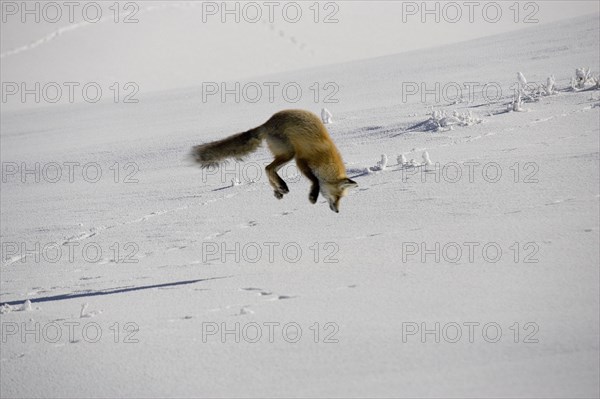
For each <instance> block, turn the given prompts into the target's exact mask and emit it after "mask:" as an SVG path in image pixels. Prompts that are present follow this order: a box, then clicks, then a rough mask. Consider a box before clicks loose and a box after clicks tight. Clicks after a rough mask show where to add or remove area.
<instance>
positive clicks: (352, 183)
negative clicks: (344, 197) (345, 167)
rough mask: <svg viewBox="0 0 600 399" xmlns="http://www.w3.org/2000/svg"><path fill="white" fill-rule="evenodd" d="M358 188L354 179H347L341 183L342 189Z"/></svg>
mask: <svg viewBox="0 0 600 399" xmlns="http://www.w3.org/2000/svg"><path fill="white" fill-rule="evenodd" d="M357 186H358V183H357V182H355V181H354V180H352V179H348V178H345V179H342V180H341V181H340V188H352V187H357Z"/></svg>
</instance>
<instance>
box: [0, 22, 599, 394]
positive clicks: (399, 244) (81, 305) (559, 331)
mask: <svg viewBox="0 0 600 399" xmlns="http://www.w3.org/2000/svg"><path fill="white" fill-rule="evenodd" d="M598 42H599V22H598V16H597V15H591V16H587V17H580V18H577V19H572V20H566V21H562V22H559V23H555V24H551V25H540V26H534V27H532V28H529V29H527V30H523V31H519V32H511V33H504V34H501V35H497V36H492V37H487V38H482V39H478V40H475V41H470V42H464V43H459V44H454V45H448V46H445V47H441V48H434V49H427V50H419V51H413V52H408V53H402V54H398V55H393V56H386V57H380V58H374V59H368V60H365V61H359V62H351V63H345V64H337V65H332V66H327V67H317V68H312V69H306V70H301V71H295V72H286V73H281V74H277V75H269V76H263V77H259V78H256V79H254V80H252V82H254V83H258V84H259V86H262V87H263V88H264V87H265V86H263V85H262V84H264V82H277V83H278V84H280V86H278V88H277V90H276V91H275V93H276V95H275V100H274V101H273V102H269V101H268V99H267V98H266V95H263V98H262V100H261V101H259V102H257V103H251V102H249V101H244V98H242V101H240V102H239V103H236V102H235V101H233V97H232V96H230V97H228V98H226V100H227V101H225V102H222V101H220V100H219V97H218V95H216V96H210V97H208V98H207V100H206V101H203V94H206V93H203V91H202V88H201V87H190V88H189V89H183V90H174V91H168V92H162V93H156V94H153V95H143V96H142V95H140V101H139V103H136V104H126V103H122V102H119V103H112V102H110V101H108V102H101V103H97V104H88V103H79V104H67V105H57V106H48V107H35V108H32V109H25V110H20V111H5V112H3V113H2V122H1V123H2V125H1V140H2V143H1V144H2V145H1V158H2V173H3V174H2V189H1V202H2V212H1V224H2V227H1V238H2V265H1V282H0V283H1V290H0V295H1V296H0V302H1V303H2V306H3V307H2V314H1V316H0V320H1V326H2V345H1V356H0V367H1V378H0V380H1V382H0V394H1V396H2V397H165V396H167V397H232V396H235V397H240V396H243V397H256V396H267V397H272V396H295V397H312V396H320V397H326V396H327V397H363V396H377V397H416V396H427V397H598V395H599V394H600V392H599V316H598V315H599V313H600V312H599V284H598V283H599V273H598V264H599V259H598V257H599V224H600V222H599V198H600V195H599V186H598V181H599V177H600V176H599V132H600V120H599V113H600V91H599V90H596V89H593V88H592V86H593V83H591V82H590V83H588V84H587V85H586V86H585V88H584V89H583V90H579V91H577V90H572V89H571V78H572V77H574V76H575V68H579V67H589V68H590V69H591V71H592V72H593V73H595V74H596V76H597V74H598V72H599V71H600V60H599V49H598ZM519 71H520V72H522V73H523V75H524V76H525V77H526V79H527V80H528V82H529V83H532V82H533V83H541V84H546V81H547V77H548V76H550V75H554V77H555V80H556V93H555V94H552V95H542V96H540V97H539V99H538V101H530V100H527V99H526V98H525V97H523V100H524V102H523V104H522V108H523V112H507V108H508V107H509V106H510V103H511V102H512V101H513V97H514V90H515V88H516V87H517V86H516V85H517V72H519ZM291 82H293V83H294V84H297V85H299V86H300V87H301V88H302V90H303V92H302V93H303V94H302V96H301V98H300V99H299V101H298V102H296V103H291V102H290V101H286V100H285V99H283V98H282V95H281V91H280V88H281V87H282V86H283V85H285V84H288V83H291ZM315 82H316V83H317V86H318V87H319V88H320V92H319V94H320V98H319V99H318V101H315V99H314V94H315V90H314V89H311V87H315V86H313V85H314V84H315ZM245 83H248V81H242V82H241V86H243V85H244V84H245ZM436 83H439V87H440V89H439V90H438V91H437V92H438V93H439V94H440V97H441V98H440V99H439V100H437V99H436V98H435V96H434V95H433V94H429V95H428V96H426V97H425V98H424V99H423V98H422V97H421V94H422V86H421V85H422V84H425V85H426V86H425V88H426V89H432V88H435V87H436ZM229 84H230V85H233V83H232V82H230V83H229ZM327 84H330V85H329V86H327ZM485 84H487V86H486V89H485V90H483V89H482V88H483V86H484V85H485ZM466 85H470V86H471V87H475V88H474V89H472V90H471V91H469V90H467V89H465V86H466ZM456 86H460V87H462V88H463V101H451V99H449V98H448V97H450V96H451V97H454V91H453V88H456ZM229 87H232V86H229ZM444 87H446V88H447V89H448V91H447V92H445V93H444V92H443V91H442V89H443V88H444ZM415 88H417V90H418V92H417V93H415V94H411V93H414V90H415ZM498 89H499V90H500V92H499V93H498ZM410 90H412V91H410ZM494 90H496V91H494ZM434 91H435V90H434ZM469 94H471V97H472V98H468V97H469ZM325 95H331V96H332V97H331V98H330V99H336V100H338V101H337V102H325V100H324V98H325V97H324V96H325ZM423 100H424V101H423ZM323 107H326V108H327V109H329V110H330V111H331V113H332V115H333V124H329V125H328V129H329V131H330V133H331V135H332V138H333V139H334V141H335V143H336V145H337V146H338V148H339V149H340V152H341V153H342V155H343V157H344V161H345V162H346V165H347V170H348V175H349V176H350V177H351V178H353V179H354V180H356V181H357V182H358V185H359V186H358V188H356V189H353V190H352V191H351V192H350V194H349V195H348V197H346V198H344V199H343V200H342V203H341V208H340V213H339V214H336V213H333V212H331V211H330V210H329V207H328V206H327V204H326V202H325V201H324V200H323V199H322V198H320V199H319V201H318V202H317V204H316V205H311V204H310V203H309V202H308V199H307V196H308V189H309V182H308V181H307V180H306V179H305V178H303V177H299V176H298V175H297V170H296V168H295V167H294V166H293V165H292V166H290V167H289V168H284V169H283V170H282V172H281V174H282V175H283V176H284V179H285V180H287V181H288V184H289V187H290V193H289V194H288V195H287V196H285V197H284V199H282V200H279V201H278V200H277V199H275V198H274V197H273V193H272V189H271V188H270V186H269V184H268V182H267V179H266V178H265V175H264V172H263V171H262V168H263V167H264V165H266V163H268V162H270V159H271V156H270V154H269V153H268V151H267V149H266V148H261V149H260V150H259V151H258V152H257V153H255V154H253V155H251V156H249V157H248V158H247V159H246V160H244V162H239V163H230V164H228V165H225V166H223V167H222V168H221V169H220V170H212V169H209V170H200V169H198V168H196V167H191V166H190V164H189V160H188V159H187V158H186V155H187V153H188V152H189V150H190V148H191V146H192V145H195V144H199V143H201V142H206V141H209V140H213V139H217V138H222V137H224V136H226V135H228V134H232V133H237V132H240V131H243V130H247V129H248V128H250V127H254V126H257V125H259V124H261V123H263V122H264V121H265V120H266V119H268V117H269V116H270V115H271V114H272V113H274V112H276V111H278V110H281V109H284V108H304V109H309V110H312V111H313V112H315V113H317V114H320V112H321V108H323ZM432 111H438V112H437V113H436V115H439V114H440V112H441V111H445V114H446V117H447V118H449V119H447V122H450V123H452V122H456V120H454V119H451V117H452V115H453V113H454V111H456V112H457V115H459V116H460V115H468V113H469V112H470V113H471V114H470V119H471V123H470V124H468V125H467V126H459V125H458V124H455V125H454V126H453V127H452V129H450V128H448V127H446V128H444V127H442V128H438V125H437V124H436V123H434V121H432V120H431V113H432ZM424 151H427V153H428V154H429V157H430V159H431V162H432V165H429V166H427V167H425V166H416V167H414V166H402V165H398V162H397V158H399V156H401V155H404V156H405V157H406V159H407V161H409V162H410V160H411V159H414V160H415V162H416V163H419V164H420V163H421V162H423V160H422V155H423V152H424ZM382 154H385V155H386V156H387V159H388V162H387V167H385V168H383V170H379V171H376V170H375V169H377V168H376V167H375V166H376V165H377V163H378V161H380V159H381V157H382ZM36 168H37V169H36ZM25 169H27V170H29V171H30V172H27V173H22V172H23V171H24V170H25ZM380 169H381V168H380ZM70 172H71V173H70ZM57 173H61V174H60V175H57ZM98 173H101V175H99V174H98ZM36 178H37V179H38V180H39V181H36ZM52 243H56V245H53V244H52ZM26 300H30V302H31V303H25V301H26Z"/></svg>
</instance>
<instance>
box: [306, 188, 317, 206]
mask: <svg viewBox="0 0 600 399" xmlns="http://www.w3.org/2000/svg"><path fill="white" fill-rule="evenodd" d="M317 198H319V186H313V187H312V188H311V190H310V192H309V193H308V200H309V201H310V203H311V204H316V203H317Z"/></svg>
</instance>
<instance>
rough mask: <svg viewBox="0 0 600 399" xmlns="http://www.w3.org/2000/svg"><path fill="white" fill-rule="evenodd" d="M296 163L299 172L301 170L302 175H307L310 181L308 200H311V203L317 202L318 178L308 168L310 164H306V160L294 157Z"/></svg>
mask: <svg viewBox="0 0 600 399" xmlns="http://www.w3.org/2000/svg"><path fill="white" fill-rule="evenodd" d="M296 164H297V165H298V169H300V172H302V173H303V174H304V176H306V177H308V180H310V181H311V183H312V186H311V187H310V192H309V193H308V200H309V201H310V202H311V204H314V203H316V202H317V198H318V197H319V179H317V176H315V174H314V173H313V172H312V170H311V169H310V166H308V162H306V161H305V160H304V159H298V158H296Z"/></svg>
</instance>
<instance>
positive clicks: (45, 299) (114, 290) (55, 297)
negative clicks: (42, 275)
mask: <svg viewBox="0 0 600 399" xmlns="http://www.w3.org/2000/svg"><path fill="white" fill-rule="evenodd" d="M230 277H232V276H223V277H210V278H203V279H198V280H183V281H175V282H172V283H163V284H153V285H144V286H138V287H121V288H112V289H106V290H100V291H91V292H82V293H79V294H61V295H53V296H45V297H40V298H27V299H29V300H30V301H31V303H38V302H53V301H63V300H66V299H76V298H86V297H91V296H100V295H113V294H124V293H126V292H131V291H141V290H149V289H153V288H165V287H174V286H179V285H187V284H195V283H200V282H203V281H209V280H220V279H223V278H230ZM24 302H25V300H19V301H10V302H2V303H0V306H4V305H11V306H14V305H20V304H22V303H24Z"/></svg>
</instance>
